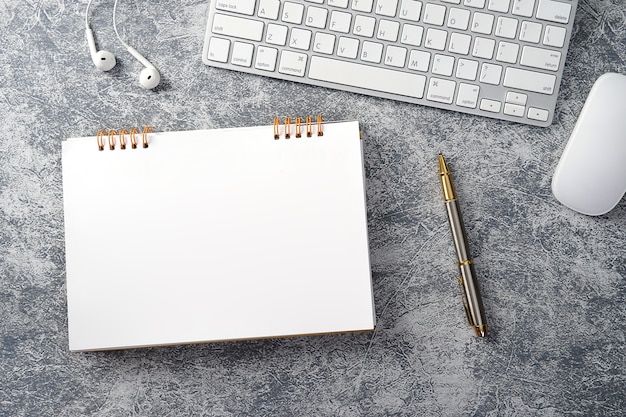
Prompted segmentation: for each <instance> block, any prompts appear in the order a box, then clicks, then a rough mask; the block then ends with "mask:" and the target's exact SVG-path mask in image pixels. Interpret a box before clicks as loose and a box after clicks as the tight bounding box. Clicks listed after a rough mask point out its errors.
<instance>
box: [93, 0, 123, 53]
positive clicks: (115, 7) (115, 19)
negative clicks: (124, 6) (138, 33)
mask: <svg viewBox="0 0 626 417" xmlns="http://www.w3.org/2000/svg"><path fill="white" fill-rule="evenodd" d="M90 2H91V1H90ZM116 15H117V0H115V2H114V3H113V30H114V31H115V35H116V36H117V39H119V41H120V43H121V44H122V45H124V46H125V47H126V49H128V48H130V46H129V45H128V44H127V43H126V42H124V40H123V39H122V37H121V36H120V33H119V32H118V31H117V17H116Z"/></svg>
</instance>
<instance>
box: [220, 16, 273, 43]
mask: <svg viewBox="0 0 626 417" xmlns="http://www.w3.org/2000/svg"><path fill="white" fill-rule="evenodd" d="M211 32H213V33H216V34H218V35H224V36H233V37H235V38H241V39H248V40H250V41H257V42H258V41H260V40H261V39H262V38H263V22H260V21H258V20H251V19H244V18H242V17H235V16H228V15H225V14H217V13H216V14H215V15H214V16H213V25H212V26H211Z"/></svg>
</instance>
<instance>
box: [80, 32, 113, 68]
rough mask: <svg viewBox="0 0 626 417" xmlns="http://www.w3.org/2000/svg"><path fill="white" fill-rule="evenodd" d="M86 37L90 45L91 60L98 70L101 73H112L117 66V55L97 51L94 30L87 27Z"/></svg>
mask: <svg viewBox="0 0 626 417" xmlns="http://www.w3.org/2000/svg"><path fill="white" fill-rule="evenodd" d="M85 35H86V36H87V43H88V44H89V52H90V53H91V60H92V61H93V63H94V65H95V66H96V68H98V69H99V70H100V71H110V70H112V69H113V67H114V66H115V63H116V61H115V55H113V54H112V53H111V52H109V51H98V50H97V49H96V41H95V40H94V38H93V32H92V30H91V29H90V28H89V27H87V28H86V29H85Z"/></svg>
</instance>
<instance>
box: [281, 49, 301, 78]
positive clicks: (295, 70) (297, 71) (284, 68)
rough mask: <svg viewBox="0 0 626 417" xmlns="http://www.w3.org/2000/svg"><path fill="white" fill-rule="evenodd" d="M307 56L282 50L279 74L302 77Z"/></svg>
mask: <svg viewBox="0 0 626 417" xmlns="http://www.w3.org/2000/svg"><path fill="white" fill-rule="evenodd" d="M307 58H308V57H307V56H306V54H300V53H297V52H292V51H282V52H281V54H280V64H279V65H278V72H280V73H281V74H287V75H295V76H297V77H304V70H305V68H306V61H307Z"/></svg>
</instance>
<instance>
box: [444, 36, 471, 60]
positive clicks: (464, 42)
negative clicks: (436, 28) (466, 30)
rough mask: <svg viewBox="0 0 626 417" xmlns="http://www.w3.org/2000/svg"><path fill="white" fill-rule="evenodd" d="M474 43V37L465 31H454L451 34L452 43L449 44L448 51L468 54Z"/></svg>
mask: <svg viewBox="0 0 626 417" xmlns="http://www.w3.org/2000/svg"><path fill="white" fill-rule="evenodd" d="M471 43H472V37H471V36H469V35H465V34H463V33H456V32H454V33H452V35H450V45H448V51H450V52H453V53H455V54H462V55H467V54H468V53H469V50H470V45H471Z"/></svg>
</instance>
